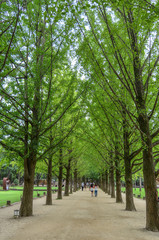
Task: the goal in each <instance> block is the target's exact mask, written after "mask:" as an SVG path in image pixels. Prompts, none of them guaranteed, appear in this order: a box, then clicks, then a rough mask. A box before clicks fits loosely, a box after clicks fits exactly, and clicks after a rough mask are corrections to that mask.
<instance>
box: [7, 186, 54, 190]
mask: <svg viewBox="0 0 159 240" xmlns="http://www.w3.org/2000/svg"><path fill="white" fill-rule="evenodd" d="M9 189H18V190H23V187H22V186H14V187H10V188H9ZM34 189H35V190H40V189H42V190H43V189H45V190H47V186H39V187H36V186H34ZM54 189H58V187H52V190H54Z"/></svg>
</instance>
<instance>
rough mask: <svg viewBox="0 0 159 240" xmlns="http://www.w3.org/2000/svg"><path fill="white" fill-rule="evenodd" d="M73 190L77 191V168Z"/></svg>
mask: <svg viewBox="0 0 159 240" xmlns="http://www.w3.org/2000/svg"><path fill="white" fill-rule="evenodd" d="M73 191H74V192H76V191H77V168H75V170H74V187H73Z"/></svg>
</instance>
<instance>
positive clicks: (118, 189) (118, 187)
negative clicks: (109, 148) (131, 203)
mask: <svg viewBox="0 0 159 240" xmlns="http://www.w3.org/2000/svg"><path fill="white" fill-rule="evenodd" d="M119 161H120V160H119V155H118V146H117V145H116V146H115V167H116V203H122V202H123V200H122V195H121V179H120V167H119Z"/></svg>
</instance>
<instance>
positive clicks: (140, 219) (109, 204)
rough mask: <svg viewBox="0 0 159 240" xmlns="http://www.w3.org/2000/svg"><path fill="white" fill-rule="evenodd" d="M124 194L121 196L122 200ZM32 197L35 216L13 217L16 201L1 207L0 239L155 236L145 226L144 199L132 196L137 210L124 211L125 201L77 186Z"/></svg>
mask: <svg viewBox="0 0 159 240" xmlns="http://www.w3.org/2000/svg"><path fill="white" fill-rule="evenodd" d="M124 197H125V194H123V200H124V202H125V199H124ZM45 200H46V199H45V197H42V198H39V199H36V200H34V216H33V217H27V218H21V219H14V218H13V212H14V209H18V208H19V206H20V205H19V203H18V204H15V205H13V206H10V207H6V208H1V209H0V240H6V239H7V240H21V239H23V240H127V239H129V240H150V239H151V240H158V239H159V233H158V232H149V231H146V230H145V201H144V200H142V199H136V198H135V205H136V208H137V212H128V211H125V203H123V204H117V203H115V199H112V198H111V197H110V196H108V195H107V194H105V193H104V192H102V191H101V190H99V193H98V197H97V198H95V197H91V194H90V192H89V190H84V191H83V192H82V191H81V190H80V191H78V192H76V193H73V194H72V195H70V196H69V197H63V199H62V200H56V195H55V194H54V195H53V205H52V206H46V205H45Z"/></svg>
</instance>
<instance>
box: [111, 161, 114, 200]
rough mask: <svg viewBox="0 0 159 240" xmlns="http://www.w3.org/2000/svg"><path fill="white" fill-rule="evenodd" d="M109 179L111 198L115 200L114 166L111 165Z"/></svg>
mask: <svg viewBox="0 0 159 240" xmlns="http://www.w3.org/2000/svg"><path fill="white" fill-rule="evenodd" d="M110 175H111V177H110V179H111V198H115V184H114V166H113V163H111V171H110Z"/></svg>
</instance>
